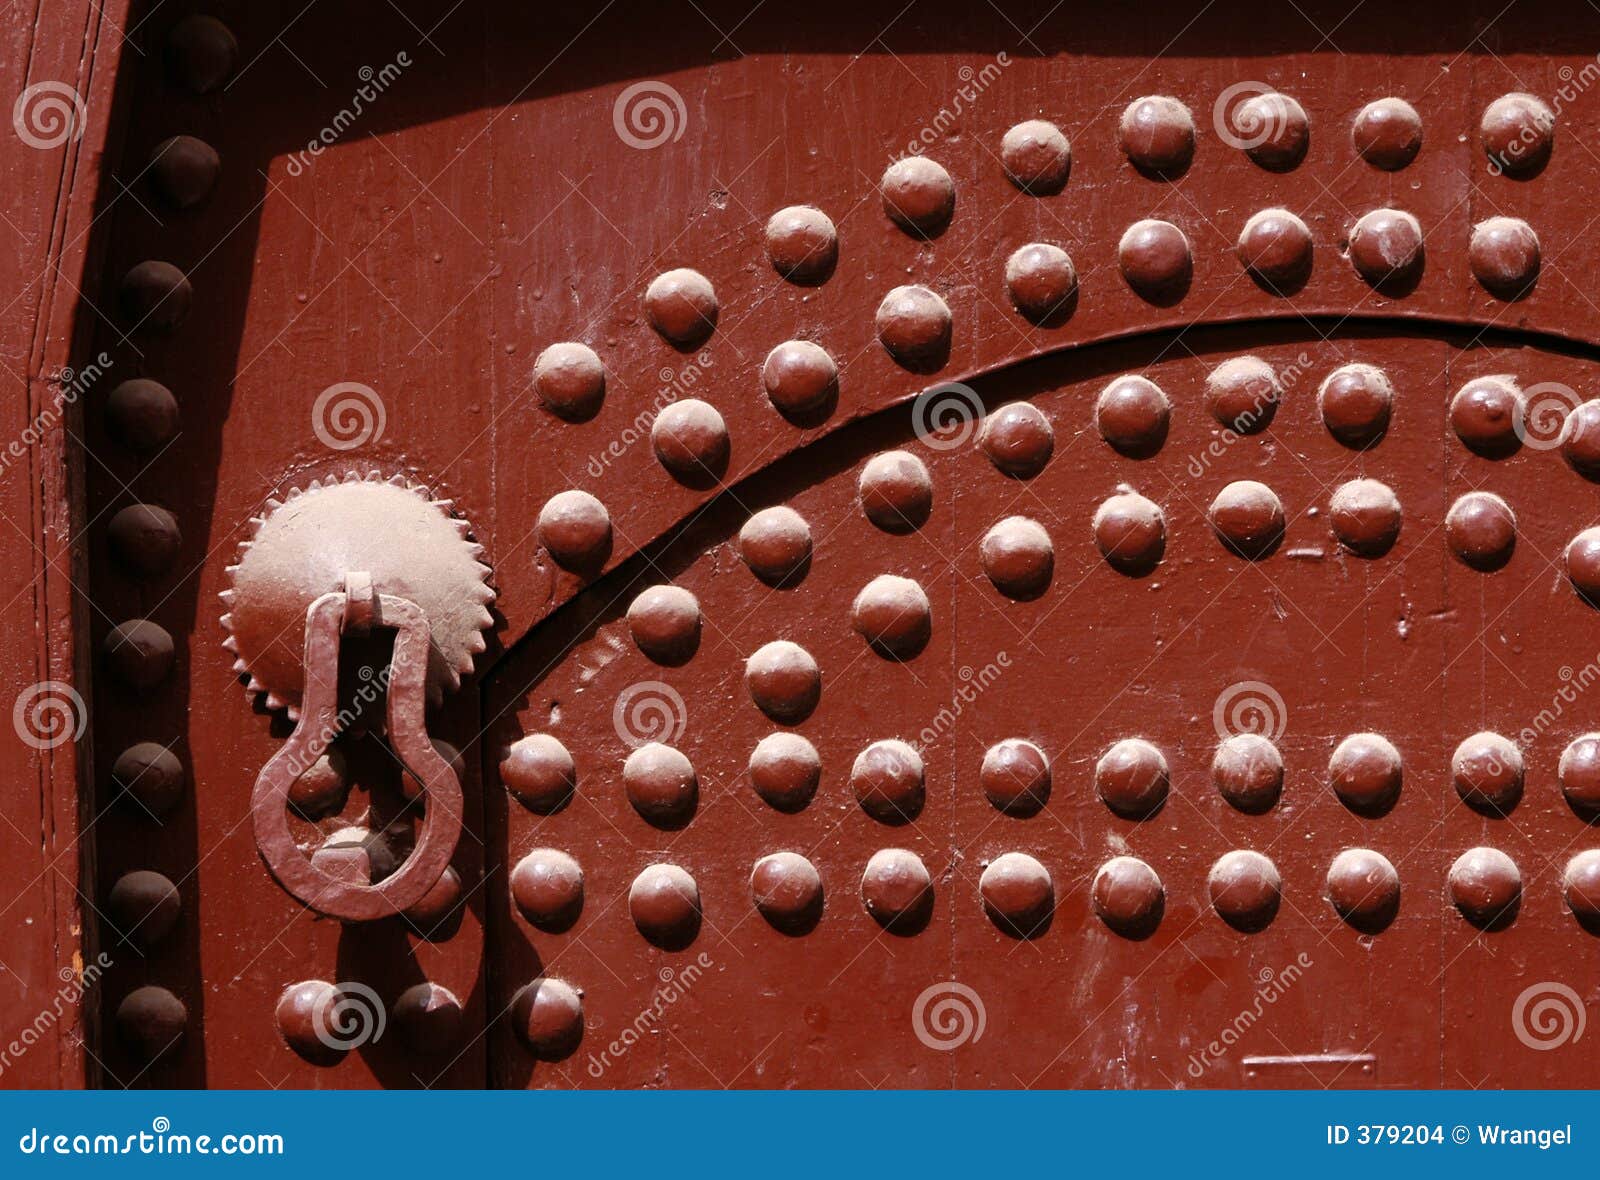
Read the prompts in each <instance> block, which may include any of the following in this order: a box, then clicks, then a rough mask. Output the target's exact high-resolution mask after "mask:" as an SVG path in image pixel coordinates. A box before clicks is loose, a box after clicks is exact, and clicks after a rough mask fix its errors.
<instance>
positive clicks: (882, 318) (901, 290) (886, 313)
mask: <svg viewBox="0 0 1600 1180" xmlns="http://www.w3.org/2000/svg"><path fill="white" fill-rule="evenodd" d="M874 325H875V327H876V329H877V332H878V341H879V343H881V344H882V345H883V347H884V349H885V350H886V351H887V352H888V353H889V355H890V356H891V357H893V358H894V359H895V361H896V362H897V363H898V364H899V365H901V367H903V368H906V369H910V370H911V371H913V372H917V373H928V372H933V371H935V370H937V369H940V368H942V367H943V366H944V363H945V361H947V360H949V358H950V331H951V321H950V305H949V304H947V303H946V302H945V301H944V300H943V299H941V298H940V297H939V296H938V295H937V294H935V293H934V292H932V291H930V290H928V288H926V287H919V286H906V287H896V288H894V290H892V291H890V292H889V293H888V294H887V295H885V296H884V297H883V302H881V303H880V304H878V312H877V315H876V317H875V318H874Z"/></svg>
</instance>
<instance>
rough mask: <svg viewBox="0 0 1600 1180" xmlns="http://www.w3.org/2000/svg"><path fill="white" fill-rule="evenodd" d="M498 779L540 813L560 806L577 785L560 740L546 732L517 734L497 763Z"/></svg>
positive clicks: (569, 761) (570, 758) (543, 813)
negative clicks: (521, 735) (498, 766)
mask: <svg viewBox="0 0 1600 1180" xmlns="http://www.w3.org/2000/svg"><path fill="white" fill-rule="evenodd" d="M500 781H501V782H502V783H504V784H505V788H506V790H508V791H510V792H511V793H512V794H513V795H515V796H516V798H517V802H519V803H521V804H522V805H523V806H524V807H527V808H529V809H530V810H532V811H535V812H538V813H539V814H541V815H548V814H549V813H551V812H553V811H557V810H559V809H560V808H561V807H562V806H564V805H565V804H566V802H567V800H569V799H570V798H572V793H573V791H575V790H576V789H577V786H578V769H577V766H576V765H575V764H574V762H573V760H572V755H571V753H569V752H568V750H567V747H566V746H564V745H562V744H561V742H560V740H559V739H557V738H554V737H552V736H551V735H550V734H547V733H530V734H528V735H527V736H525V737H521V738H518V739H517V740H516V741H515V742H513V743H512V744H511V748H510V749H509V750H507V751H506V755H505V758H504V760H502V761H501V763H500Z"/></svg>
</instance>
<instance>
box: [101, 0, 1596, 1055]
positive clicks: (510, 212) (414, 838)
mask: <svg viewBox="0 0 1600 1180" xmlns="http://www.w3.org/2000/svg"><path fill="white" fill-rule="evenodd" d="M401 7H402V8H403V9H404V11H403V12H402V11H400V9H396V10H395V12H394V13H393V15H392V16H391V15H386V14H379V15H378V16H376V17H373V16H372V15H371V14H368V13H364V14H362V16H361V17H359V18H358V17H357V16H356V15H355V14H354V13H352V12H348V11H346V10H343V9H339V8H337V7H327V8H323V7H321V6H315V7H313V8H312V9H309V10H306V11H304V12H299V11H297V6H281V7H280V6H275V5H271V6H266V7H261V6H252V7H251V8H249V9H248V10H246V9H243V8H240V9H239V10H238V11H237V12H229V13H225V14H222V16H223V19H222V20H220V21H219V20H217V19H215V18H214V17H210V16H194V15H184V14H181V13H179V12H175V11H169V10H168V6H150V7H149V10H148V11H146V9H145V6H141V5H137V4H136V5H134V10H135V11H133V12H130V13H129V14H128V27H129V30H130V32H129V37H130V46H131V47H137V48H139V49H141V50H142V51H143V52H141V53H134V52H132V49H131V48H130V50H129V51H128V52H125V53H124V54H123V58H122V61H121V62H120V64H119V67H118V74H117V91H118V93H117V96H116V102H117V104H118V107H119V109H122V110H125V111H126V112H127V114H126V126H125V131H124V133H123V135H122V138H121V145H120V147H118V148H117V150H116V153H115V155H114V158H111V159H108V162H107V164H106V170H107V172H108V174H109V175H111V176H112V177H115V178H118V179H120V180H123V181H125V184H119V185H112V186H102V187H103V198H102V200H103V208H102V210H101V212H100V216H99V220H98V222H97V223H96V233H97V234H98V235H100V236H101V237H102V238H103V241H104V250H105V256H106V260H107V261H106V269H105V274H104V277H103V278H102V279H100V280H99V282H98V285H97V286H96V287H95V294H94V295H92V296H86V301H85V305H84V307H83V309H82V311H81V313H80V314H82V315H84V316H88V317H91V318H93V319H94V321H95V329H94V332H93V340H94V343H93V347H94V348H96V349H104V350H105V351H106V352H107V354H108V355H109V356H110V358H111V364H112V367H113V372H114V378H115V379H114V380H112V379H107V380H106V382H105V387H104V388H103V389H101V390H99V391H98V393H97V396H95V397H93V398H91V399H90V412H89V415H88V420H87V422H86V424H85V433H84V436H83V446H82V447H81V448H79V450H78V451H77V461H78V463H79V464H80V467H81V470H82V472H83V477H84V483H85V486H86V491H85V500H84V508H85V512H84V518H85V520H86V521H87V522H88V524H87V530H86V532H85V534H84V545H85V551H86V552H87V554H88V566H89V570H88V579H87V586H88V605H89V608H90V609H89V610H88V612H87V626H88V633H89V635H90V636H91V637H92V644H93V648H94V651H95V653H96V657H95V671H94V676H93V716H94V725H93V742H94V751H95V776H94V777H95V780H96V781H95V782H94V784H93V794H92V800H93V808H92V811H93V813H94V814H95V815H96V820H95V823H94V838H95V846H96V857H95V861H96V864H95V868H96V877H95V880H94V881H93V883H92V892H93V896H94V898H95V902H94V909H95V922H94V927H93V930H92V936H91V937H90V940H89V941H90V945H91V947H92V948H93V949H94V950H95V951H97V952H98V951H99V950H102V949H103V950H104V951H105V952H106V954H107V955H108V956H109V958H110V960H111V963H112V965H111V967H110V969H109V971H108V974H107V982H106V989H105V993H104V1013H103V1015H104V1035H103V1037H101V1038H100V1039H99V1040H97V1041H95V1042H93V1044H92V1046H91V1049H92V1052H93V1054H94V1058H93V1060H94V1062H95V1068H96V1071H97V1074H98V1077H99V1079H100V1080H101V1081H102V1082H103V1083H104V1084H107V1085H118V1084H121V1085H135V1084H137V1085H200V1084H207V1085H212V1086H257V1085H270V1086H276V1085H302V1086H303V1085H310V1086H358V1085H393V1086H402V1085H418V1084H422V1085H456V1086H479V1085H494V1086H510V1085H518V1086H525V1085H536V1086H552V1087H570V1086H605V1087H611V1086H719V1085H720V1086H856V1085H865V1086H871V1087H877V1086H880V1085H894V1086H1018V1085H1021V1086H1034V1085H1055V1086H1096V1087H1099V1086H1144V1087H1164V1086H1217V1087H1222V1086H1240V1085H1269V1086H1300V1085H1342V1086H1349V1085H1389V1086H1400V1085H1411V1086H1440V1085H1447V1086H1454V1085H1474V1086H1475V1085H1480V1084H1494V1085H1515V1086H1542V1085H1572V1084H1578V1083H1579V1082H1580V1080H1581V1079H1582V1078H1583V1077H1584V1076H1585V1075H1584V1074H1583V1073H1582V1071H1581V1066H1580V1061H1581V1058H1580V1056H1579V1054H1580V1053H1581V1052H1582V1050H1581V1049H1578V1048H1576V1047H1575V1046H1576V1044H1577V1041H1578V1037H1579V1036H1581V1033H1582V1029H1583V1025H1584V1023H1585V1021H1586V1012H1587V1006H1588V1004H1589V1002H1590V1001H1591V1000H1592V999H1593V998H1594V995H1595V991H1596V981H1595V975H1594V970H1593V966H1592V962H1591V959H1592V955H1591V954H1590V951H1591V949H1592V947H1591V943H1590V939H1591V937H1592V935H1591V933H1590V932H1589V931H1590V930H1591V929H1592V928H1593V927H1594V920H1595V918H1596V915H1597V913H1600V864H1597V862H1600V853H1597V852H1596V851H1595V848H1596V841H1595V837H1594V831H1593V828H1592V821H1593V818H1594V811H1593V807H1594V805H1595V804H1596V803H1597V801H1600V788H1597V786H1596V778H1595V776H1596V774H1597V773H1600V771H1597V766H1600V761H1597V751H1600V746H1597V745H1596V742H1597V741H1600V739H1590V738H1588V737H1586V736H1585V735H1587V734H1589V732H1590V730H1591V729H1592V728H1593V726H1592V725H1591V724H1590V723H1589V721H1588V702H1587V697H1586V695H1585V694H1586V692H1587V690H1588V689H1589V688H1590V687H1591V685H1592V683H1593V681H1594V680H1595V678H1596V677H1597V676H1600V671H1597V664H1596V661H1597V660H1600V656H1596V655H1595V654H1594V652H1595V647H1594V645H1593V644H1591V643H1590V642H1589V640H1588V639H1587V638H1586V636H1588V635H1589V634H1591V629H1592V624H1593V607H1592V606H1591V605H1590V601H1591V599H1592V598H1593V596H1594V595H1596V594H1600V542H1596V540H1595V536H1594V535H1592V534H1591V533H1589V532H1588V531H1586V530H1589V529H1590V527H1591V526H1592V525H1593V524H1594V523H1595V522H1594V519H1593V514H1594V508H1593V504H1594V483H1593V480H1594V478H1595V477H1596V476H1597V474H1600V459H1597V456H1600V410H1597V409H1596V405H1595V403H1591V402H1589V401H1587V396H1588V393H1589V391H1590V390H1592V389H1593V388H1594V378H1595V376H1596V373H1595V368H1596V355H1595V350H1594V343H1593V339H1592V336H1593V333H1592V331H1591V329H1590V326H1589V325H1590V316H1591V313H1592V311H1593V305H1592V303H1591V302H1590V299H1589V297H1588V295H1587V294H1586V284H1585V282H1584V275H1585V273H1586V266H1587V264H1588V263H1589V262H1590V261H1592V259H1590V257H1589V256H1590V255H1591V254H1592V253H1593V252H1594V249H1595V247H1594V245H1593V239H1592V237H1591V236H1590V235H1589V234H1588V233H1587V226H1586V224H1585V223H1586V221H1587V215H1586V214H1585V212H1584V210H1583V208H1582V204H1581V201H1580V200H1579V199H1578V198H1577V194H1579V193H1582V192H1585V191H1587V190H1588V189H1589V188H1591V187H1592V186H1593V182H1594V180H1595V178H1596V177H1595V174H1596V173H1597V172H1600V163H1597V158H1596V157H1595V155H1594V154H1593V153H1592V152H1591V150H1590V149H1589V148H1588V147H1587V146H1586V145H1585V142H1584V139H1583V135H1582V130H1581V129H1582V127H1583V126H1585V122H1584V121H1585V119H1586V118H1587V117H1588V116H1587V114H1586V108H1587V104H1589V103H1591V102H1592V101H1594V99H1593V96H1592V95H1590V94H1589V93H1588V90H1589V84H1590V82H1592V80H1593V78H1594V76H1595V70H1596V67H1595V65H1594V62H1593V59H1592V57H1591V56H1589V55H1590V54H1591V52H1592V50H1591V48H1590V47H1589V46H1587V45H1586V44H1584V41H1585V38H1584V35H1583V26H1582V23H1581V21H1573V20H1571V19H1570V16H1571V15H1572V14H1562V13H1557V12H1548V13H1546V12H1539V13H1526V12H1521V11H1518V12H1517V13H1515V14H1514V16H1504V15H1501V16H1497V15H1496V13H1495V12H1494V11H1491V10H1490V9H1485V10H1484V11H1483V12H1482V13H1477V12H1475V11H1473V10H1471V9H1470V8H1466V9H1463V8H1462V7H1461V6H1452V7H1451V8H1449V9H1440V10H1438V11H1433V12H1418V13H1417V14H1416V15H1415V16H1409V15H1408V16H1403V17H1397V16H1396V15H1395V14H1394V13H1393V12H1391V11H1385V12H1384V13H1381V14H1380V13H1378V12H1375V11H1374V12H1367V11H1366V10H1361V11H1358V12H1357V13H1355V14H1353V15H1349V16H1348V17H1346V16H1345V14H1343V13H1334V12H1331V11H1327V12H1324V11H1322V10H1320V9H1318V10H1315V11H1308V12H1307V13H1302V12H1300V11H1298V10H1296V9H1294V8H1292V7H1291V8H1289V9H1287V10H1285V11H1284V12H1281V13H1280V12H1276V11H1273V12H1260V11H1255V10H1252V11H1251V13H1250V16H1249V27H1248V31H1246V28H1245V27H1244V26H1243V24H1241V22H1240V21H1239V19H1238V14H1237V13H1228V12H1225V11H1222V10H1221V9H1215V10H1213V9H1208V10H1206V12H1204V13H1201V14H1199V15H1198V16H1196V15H1195V14H1193V13H1191V12H1188V11H1186V10H1183V9H1180V8H1179V7H1178V6H1171V7H1167V6H1158V7H1157V8H1156V9H1154V10H1145V11H1143V12H1142V13H1141V14H1140V16H1139V19H1138V20H1137V21H1136V22H1135V21H1133V20H1132V19H1131V18H1130V19H1126V20H1124V19H1121V18H1117V19H1114V20H1110V21H1108V20H1107V18H1105V17H1103V16H1101V15H1098V14H1096V15H1094V16H1089V15H1079V14H1074V13H1067V12H1065V11H1060V12H1057V13H1054V14H1052V15H1051V16H1049V17H1048V18H1046V19H1045V20H1044V21H1043V22H1041V23H1040V24H1039V25H1037V26H1036V27H1033V28H1028V27H1026V26H1025V25H1019V24H1018V23H1014V22H1015V19H1016V18H1011V17H1007V16H1006V15H1005V14H1003V13H1001V12H1000V11H999V10H997V9H988V10H984V11H982V12H980V11H977V10H972V9H969V8H966V7H963V6H959V5H939V4H929V5H922V6H916V7H913V8H912V9H909V10H907V11H906V12H904V13H901V14H900V15H899V16H897V17H895V18H894V19H893V20H890V19H889V16H890V15H891V14H884V15H883V16H882V17H881V19H880V17H879V15H877V14H869V13H862V12H859V11H854V10H850V9H845V8H838V9H832V8H830V9H827V10H824V11H822V12H816V13H808V14H807V17H806V18H805V20H804V21H803V22H801V21H799V20H797V19H796V17H795V15H794V14H792V13H790V12H787V11H779V10H774V9H770V8H765V7H757V9H756V10H755V11H753V12H746V11H738V10H735V9H733V8H731V7H726V6H710V7H705V8H704V9H701V8H697V7H696V6H692V5H690V6H684V7H683V8H682V9H678V8H675V7H672V6H668V7H666V8H660V7H658V6H628V5H618V6H611V7H608V8H606V9H604V10H603V11H600V12H598V13H583V14H576V15H572V14H556V15H552V14H550V13H547V12H540V13H538V14H537V15H535V14H533V13H531V12H530V13H527V14H523V13H520V12H511V11H505V10H503V9H502V8H500V7H499V6H494V5H471V4H467V5H459V6H452V5H450V4H444V3H440V4H436V5H434V4H405V5H402V6H401ZM1574 12H1576V10H1574ZM886 21H887V22H888V23H887V25H885V23H884V22H886ZM1397 22H1398V23H1397ZM1463 46H1465V47H1466V48H1465V49H1464V50H1463V48H1462V47H1463ZM173 136H181V137H184V138H180V139H178V140H173V139H172V137H173ZM102 311H103V312H104V315H103V316H102V315H101V314H100V313H101V312H102ZM219 618H220V619H221V621H220V622H219ZM441 743H442V744H441ZM263 768H266V769H265V770H264V769H263ZM102 809H104V811H103V814H101V810H102ZM447 862H448V865H449V869H448V871H443V869H444V866H445V864H446V863H447ZM280 884H281V887H280ZM396 911H404V913H403V914H397V913H396Z"/></svg>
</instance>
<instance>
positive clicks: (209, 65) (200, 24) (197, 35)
mask: <svg viewBox="0 0 1600 1180" xmlns="http://www.w3.org/2000/svg"><path fill="white" fill-rule="evenodd" d="M238 65H239V42H238V41H237V40H236V39H235V38H234V35H233V33H232V31H231V30H230V29H229V28H228V26H227V25H225V24H223V23H222V22H221V21H219V20H218V19H217V18H216V17H213V16H204V15H201V14H195V15H191V16H186V17H184V18H183V19H182V20H180V21H179V22H178V23H177V24H175V25H173V26H172V30H171V32H169V33H168V34H167V70H168V72H169V73H170V74H171V75H172V78H173V81H175V82H177V83H178V85H180V86H182V87H183V88H184V89H186V90H188V91H190V92H191V93H193V94H210V93H211V92H212V91H213V90H216V89H217V88H218V87H219V86H221V85H222V84H223V83H224V82H226V81H227V80H228V79H229V78H231V77H233V71H234V70H235V69H237V68H238Z"/></svg>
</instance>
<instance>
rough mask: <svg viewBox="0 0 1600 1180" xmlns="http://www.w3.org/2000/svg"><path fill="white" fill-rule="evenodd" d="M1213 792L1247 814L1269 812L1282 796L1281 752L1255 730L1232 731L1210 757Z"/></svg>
mask: <svg viewBox="0 0 1600 1180" xmlns="http://www.w3.org/2000/svg"><path fill="white" fill-rule="evenodd" d="M1211 781H1212V782H1213V783H1215V784H1216V788H1217V793H1218V794H1220V795H1221V796H1222V797H1223V798H1224V799H1226V800H1227V801H1228V802H1229V803H1230V804H1231V805H1233V806H1234V807H1236V808H1238V809H1239V810H1240V811H1243V812H1245V813H1246V814H1247V815H1261V814H1264V813H1265V812H1268V811H1271V810H1272V808H1273V807H1274V806H1276V805H1277V802H1278V800H1279V798H1281V797H1282V795H1283V755H1282V754H1280V753H1279V752H1278V747H1277V746H1275V745H1273V743H1272V742H1271V741H1270V740H1268V739H1267V738H1266V737H1264V736H1262V735H1261V734H1259V733H1236V734H1234V735H1232V736H1231V737H1229V738H1226V739H1224V740H1223V742H1222V743H1221V744H1220V745H1219V746H1217V752H1216V753H1215V754H1214V755H1213V756H1212V759H1211Z"/></svg>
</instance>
